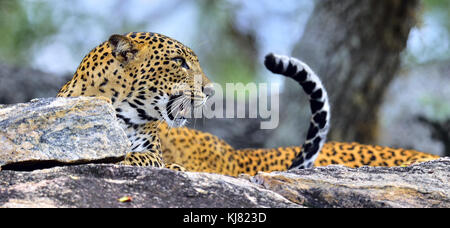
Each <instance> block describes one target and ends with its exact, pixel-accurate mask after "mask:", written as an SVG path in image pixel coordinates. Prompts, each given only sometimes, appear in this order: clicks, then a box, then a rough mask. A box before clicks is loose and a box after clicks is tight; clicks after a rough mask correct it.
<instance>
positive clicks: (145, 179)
mask: <svg viewBox="0 0 450 228" xmlns="http://www.w3.org/2000/svg"><path fill="white" fill-rule="evenodd" d="M129 147H130V142H129V141H128V139H127V137H126V134H125V133H124V131H123V130H122V128H121V127H120V125H119V123H118V122H117V121H116V117H115V112H114V110H113V107H112V106H111V104H110V103H109V102H108V101H106V100H104V99H98V98H49V99H38V100H33V101H32V102H30V103H26V104H17V105H8V106H5V105H3V106H0V168H1V169H2V170H0V207H195V208H197V207H220V208H222V207H232V208H237V207H239V208H240V207H244V208H248V207H257V208H261V207H283V208H284V207H450V158H441V159H438V160H435V161H430V162H425V163H420V164H415V165H412V166H409V167H392V168H381V167H362V168H358V169H351V168H347V167H344V166H327V167H320V168H314V169H306V170H296V171H288V172H274V173H259V174H257V175H256V176H254V177H249V176H246V175H242V176H240V177H238V178H235V177H229V176H224V175H218V174H208V173H192V172H176V171H172V170H168V169H158V168H150V167H131V166H119V165H115V164H105V163H115V162H116V161H119V160H121V159H122V158H123V156H124V155H125V154H126V152H127V151H129ZM88 163H89V164H88ZM98 163H102V164H98Z"/></svg>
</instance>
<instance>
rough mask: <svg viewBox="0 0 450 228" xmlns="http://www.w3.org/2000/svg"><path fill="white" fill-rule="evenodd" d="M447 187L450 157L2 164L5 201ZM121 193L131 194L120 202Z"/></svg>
mask: <svg viewBox="0 0 450 228" xmlns="http://www.w3.org/2000/svg"><path fill="white" fill-rule="evenodd" d="M449 187H450V158H442V159H440V160H436V161H431V162H426V163H422V164H418V165H414V166H411V167H396V168H368V167H364V168H359V169H349V168H345V167H342V166H329V167H322V168H315V169H310V170H300V171H291V172H278V173H271V174H267V173H260V174H258V175H256V176H255V177H246V176H242V177H240V178H233V177H228V176H223V175H217V174H207V173H189V172H175V171H172V170H168V169H156V168H144V167H130V166H118V165H111V164H87V165H78V166H66V167H56V168H51V169H44V170H35V171H32V172H17V171H12V170H3V171H0V207H164V208H166V207H169V208H170V207H183V208H189V207H195V208H197V207H220V208H222V207H232V208H241V207H242V208H249V207H258V208H260V207H449V206H450V192H449V189H450V188H449ZM122 197H130V200H129V201H128V202H120V200H119V199H121V198H122Z"/></svg>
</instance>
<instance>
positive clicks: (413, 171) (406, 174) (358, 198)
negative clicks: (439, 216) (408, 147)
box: [253, 158, 450, 208]
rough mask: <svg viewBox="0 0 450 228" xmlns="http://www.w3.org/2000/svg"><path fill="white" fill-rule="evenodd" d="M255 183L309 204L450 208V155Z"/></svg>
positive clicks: (296, 173)
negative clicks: (393, 164)
mask: <svg viewBox="0 0 450 228" xmlns="http://www.w3.org/2000/svg"><path fill="white" fill-rule="evenodd" d="M253 182H255V183H259V184H261V185H262V186H264V188H266V189H269V190H272V191H274V192H277V193H279V194H281V195H283V196H284V197H286V198H287V199H289V200H291V201H292V202H295V203H298V204H301V205H304V206H307V207H408V208H410V207H413V208H416V207H419V208H422V207H444V208H445V207H450V158H442V159H439V160H435V161H431V162H425V163H421V164H417V165H412V166H409V167H393V168H380V167H376V168H375V167H362V168H358V169H350V168H347V167H343V166H328V167H321V168H315V169H308V170H297V171H290V172H287V173H271V174H259V175H257V176H255V177H254V178H253Z"/></svg>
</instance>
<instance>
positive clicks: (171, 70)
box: [57, 32, 438, 176]
mask: <svg viewBox="0 0 450 228" xmlns="http://www.w3.org/2000/svg"><path fill="white" fill-rule="evenodd" d="M264 65H265V66H266V68H267V69H268V70H270V71H271V72H272V73H274V74H279V75H283V76H286V77H289V78H291V79H293V80H295V81H297V82H298V83H299V84H300V86H301V87H302V88H303V91H304V92H305V93H306V94H307V95H308V99H309V102H310V108H311V114H312V115H311V119H310V126H309V128H308V130H307V136H306V140H305V142H304V143H303V144H302V145H301V146H292V147H283V148H281V147H280V148H272V149H264V148H256V149H255V148H249V149H241V150H237V149H234V148H233V147H232V146H230V145H229V144H228V143H226V142H225V141H224V140H222V139H220V138H219V137H217V136H215V135H213V134H210V133H207V132H201V131H198V130H195V129H191V128H188V127H185V124H186V122H187V119H188V118H189V113H190V111H191V110H193V109H195V108H199V107H202V106H204V105H205V103H206V101H207V100H208V99H209V98H210V97H212V96H214V86H213V84H212V82H211V81H210V80H209V78H208V77H207V76H206V75H205V74H204V72H203V70H202V68H201V66H200V63H199V58H198V57H197V55H196V54H195V53H194V51H192V50H191V49H190V48H189V47H187V46H185V45H184V44H182V43H181V42H179V41H177V40H175V39H172V38H170V37H167V36H165V35H162V34H158V33H150V32H132V33H127V34H124V35H118V34H114V35H112V36H110V38H109V39H108V41H105V42H103V43H102V44H100V45H99V46H97V47H95V48H94V49H93V50H92V51H90V52H89V53H88V54H87V55H86V56H85V57H84V58H83V60H82V62H81V63H80V65H79V66H78V68H77V70H76V72H75V73H74V76H73V78H72V79H71V80H70V81H68V82H67V83H66V84H65V85H64V86H63V87H62V88H61V89H60V91H59V92H58V94H57V97H78V96H90V97H102V98H106V99H107V100H108V101H110V103H111V104H112V106H113V107H114V110H115V112H116V116H117V120H118V121H119V123H120V124H121V126H122V128H123V129H124V131H125V133H126V134H127V137H128V139H129V140H130V142H131V148H130V152H128V153H126V155H125V156H124V157H123V159H122V161H120V162H119V164H120V165H132V166H152V167H156V168H170V169H173V170H177V171H192V172H209V173H218V174H223V175H229V176H238V175H241V174H248V175H255V174H257V173H258V172H273V171H285V170H292V169H305V168H311V167H314V166H327V165H332V164H338V165H346V166H349V167H360V166H401V165H405V164H412V163H414V162H422V161H426V160H434V159H437V158H438V156H434V155H431V154H427V153H423V152H419V151H414V150H405V149H394V148H389V147H381V146H373V145H362V144H359V143H346V142H326V136H327V133H328V130H329V128H330V118H331V114H330V104H329V101H328V95H327V92H326V89H325V88H324V86H323V84H322V82H321V80H320V78H319V77H318V76H317V75H316V74H315V73H314V72H313V71H312V70H311V68H310V67H309V66H308V65H307V64H305V63H304V62H302V61H300V60H298V59H296V58H292V57H288V56H282V55H276V54H269V55H267V56H266V58H265V61H264Z"/></svg>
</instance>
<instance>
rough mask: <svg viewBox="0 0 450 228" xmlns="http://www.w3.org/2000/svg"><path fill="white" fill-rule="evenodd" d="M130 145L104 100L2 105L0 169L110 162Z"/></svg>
mask: <svg viewBox="0 0 450 228" xmlns="http://www.w3.org/2000/svg"><path fill="white" fill-rule="evenodd" d="M129 147H130V142H129V140H128V138H127V136H126V134H125V132H124V131H123V130H122V128H121V127H120V126H119V124H118V122H117V121H116V117H115V112H114V109H113V107H112V105H111V104H109V103H108V102H107V101H106V100H104V99H98V98H87V97H84V98H48V99H37V100H33V101H32V102H29V103H25V104H16V105H7V106H5V105H3V106H0V168H13V169H16V168H21V169H36V168H39V167H41V168H43V167H45V166H54V165H55V164H58V163H63V164H79V163H94V162H99V161H114V160H120V159H121V158H123V157H124V155H125V154H126V152H127V151H128V150H129ZM14 167H15V168H14Z"/></svg>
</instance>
